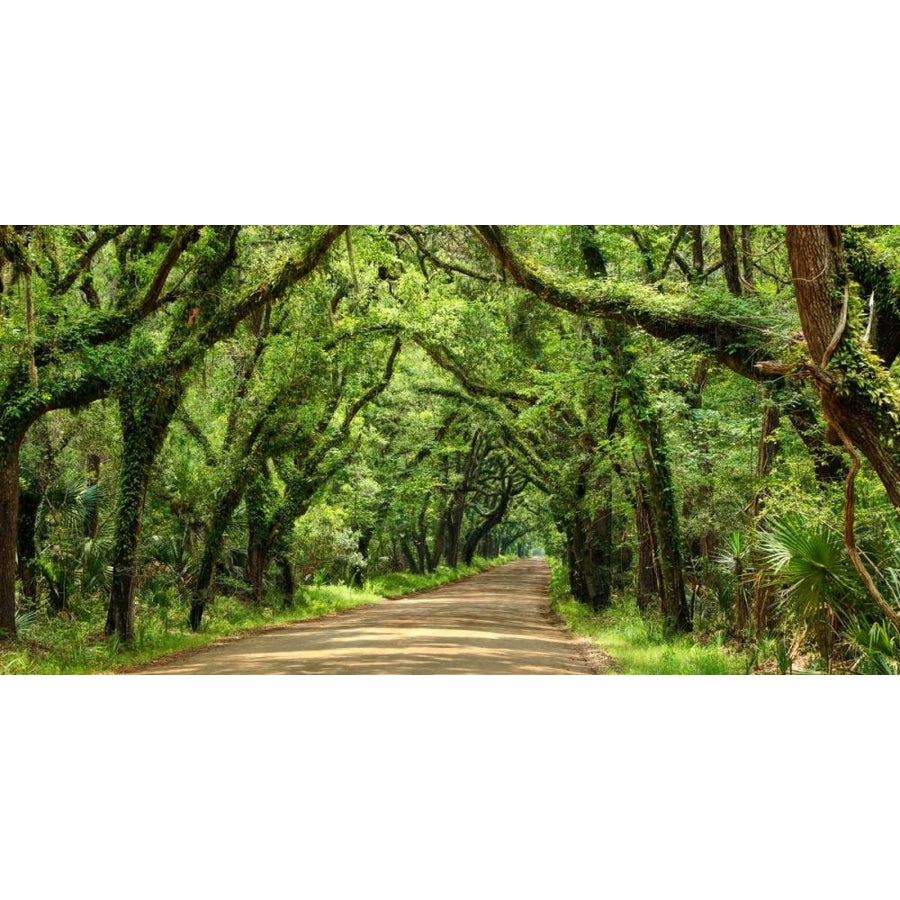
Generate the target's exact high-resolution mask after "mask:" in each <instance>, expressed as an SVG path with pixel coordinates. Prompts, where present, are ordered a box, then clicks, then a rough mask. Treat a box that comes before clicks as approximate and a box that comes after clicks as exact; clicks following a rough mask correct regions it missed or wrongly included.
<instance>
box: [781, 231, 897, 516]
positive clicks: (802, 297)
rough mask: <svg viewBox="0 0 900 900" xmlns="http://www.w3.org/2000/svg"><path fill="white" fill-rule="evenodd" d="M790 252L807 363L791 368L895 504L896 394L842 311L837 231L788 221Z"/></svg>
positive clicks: (844, 294) (843, 291)
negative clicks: (811, 387) (809, 385)
mask: <svg viewBox="0 0 900 900" xmlns="http://www.w3.org/2000/svg"><path fill="white" fill-rule="evenodd" d="M787 248H788V258H789V260H790V264H791V275H792V277H793V281H794V292H795V297H796V302H797V310H798V312H799V313H800V321H801V324H802V326H803V335H804V337H805V338H806V343H807V346H808V348H809V353H810V356H811V357H812V365H807V366H800V367H798V368H797V369H796V370H795V371H794V374H797V375H802V376H806V377H809V378H811V379H812V381H813V383H814V385H815V387H816V389H817V391H818V393H819V399H820V402H821V404H822V411H823V413H824V415H825V419H826V420H827V421H828V422H829V424H831V425H832V426H833V427H834V428H835V429H836V430H838V429H839V430H840V431H843V432H844V433H845V434H846V436H847V440H848V441H849V443H850V444H851V445H853V446H854V447H855V448H857V449H858V450H859V451H861V452H862V453H863V455H864V456H865V457H866V459H868V461H869V462H870V463H871V464H872V467H873V469H874V470H875V472H876V473H877V475H878V477H879V478H880V479H881V482H882V484H883V485H884V487H885V490H886V491H887V493H888V496H889V497H890V499H891V503H893V504H894V506H900V459H898V457H897V450H895V449H893V448H892V446H891V445H893V447H900V430H898V426H897V424H896V423H897V422H900V398H898V391H897V388H896V385H895V384H894V383H893V381H892V379H891V378H890V375H889V374H888V372H887V370H886V369H885V368H884V366H883V365H881V364H880V363H879V362H877V361H876V360H875V358H874V357H873V355H872V354H871V353H868V352H867V348H866V346H865V344H864V342H863V340H862V334H861V329H860V327H859V324H858V323H857V322H855V321H854V317H852V316H849V317H848V314H847V299H848V290H847V289H846V287H845V285H844V272H843V258H842V252H841V235H840V231H839V229H838V228H837V227H836V226H828V225H792V226H789V227H788V229H787Z"/></svg>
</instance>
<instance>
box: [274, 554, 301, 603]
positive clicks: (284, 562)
mask: <svg viewBox="0 0 900 900" xmlns="http://www.w3.org/2000/svg"><path fill="white" fill-rule="evenodd" d="M278 590H279V592H280V594H281V603H282V606H283V607H284V609H293V606H294V592H295V591H296V590H297V583H296V581H295V580H294V567H293V566H292V565H291V561H290V559H289V558H288V555H287V554H286V553H282V554H280V555H279V557H278Z"/></svg>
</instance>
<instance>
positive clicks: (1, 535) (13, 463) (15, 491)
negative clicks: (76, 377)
mask: <svg viewBox="0 0 900 900" xmlns="http://www.w3.org/2000/svg"><path fill="white" fill-rule="evenodd" d="M21 444H22V438H21V437H18V438H13V439H12V443H11V445H10V446H9V447H7V448H6V450H5V452H4V453H3V456H2V458H0V638H14V637H15V636H16V536H17V531H18V526H19V448H20V447H21Z"/></svg>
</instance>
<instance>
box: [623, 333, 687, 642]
mask: <svg viewBox="0 0 900 900" xmlns="http://www.w3.org/2000/svg"><path fill="white" fill-rule="evenodd" d="M608 330H609V333H610V338H611V341H610V342H611V351H612V358H613V363H614V370H615V373H616V376H617V379H618V382H619V385H620V387H621V390H622V394H623V396H624V397H625V399H626V400H627V401H628V407H629V411H630V414H631V420H632V422H633V424H634V427H635V431H636V432H637V435H638V438H639V440H640V444H641V446H642V448H643V457H644V468H645V477H646V498H647V501H648V503H649V506H650V510H651V511H652V526H653V539H654V545H655V549H656V552H657V562H658V566H659V572H660V575H661V580H660V583H659V590H660V603H661V607H662V613H663V616H664V617H665V620H666V627H667V628H669V629H671V630H674V631H690V630H691V629H692V627H693V624H692V622H691V616H690V610H689V609H688V604H687V599H686V597H685V592H684V572H683V564H682V555H681V535H680V531H681V530H680V527H679V521H678V513H677V511H676V508H675V485H674V482H673V479H672V472H671V469H670V467H669V461H668V452H667V448H666V444H665V438H664V435H663V429H662V422H661V421H660V416H659V412H658V411H657V410H656V408H655V407H654V405H653V403H652V401H651V400H650V397H649V394H648V392H647V387H646V385H645V384H644V381H643V378H641V376H640V373H639V371H638V369H637V368H636V358H635V355H634V351H633V350H632V349H631V347H630V346H629V345H628V341H627V332H626V331H625V330H624V329H623V327H622V326H619V325H609V326H608Z"/></svg>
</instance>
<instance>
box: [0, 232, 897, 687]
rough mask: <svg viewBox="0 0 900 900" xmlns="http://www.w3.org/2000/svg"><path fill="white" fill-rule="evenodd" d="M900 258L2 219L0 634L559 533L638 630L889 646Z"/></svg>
mask: <svg viewBox="0 0 900 900" xmlns="http://www.w3.org/2000/svg"><path fill="white" fill-rule="evenodd" d="M898 257H900V232H898V231H897V229H895V228H892V227H874V226H871V227H870V226H866V227H854V228H843V227H842V228H838V227H837V226H828V227H813V226H795V227H792V228H788V229H784V228H781V227H777V226H730V225H724V226H699V225H687V226H684V225H682V226H529V227H516V228H499V227H497V226H472V227H445V226H367V227H358V226H354V227H347V226H331V227H274V226H273V227H264V226H225V227H219V226H180V227H173V226H71V227H69V226H67V227H57V226H52V227H51V226H0V629H2V631H3V632H4V634H5V636H6V637H7V638H8V639H10V640H15V639H17V638H18V639H19V640H23V641H29V640H30V641H32V642H33V641H34V640H35V639H36V636H37V635H39V634H40V635H46V634H47V633H48V631H47V629H48V627H51V626H52V628H56V630H57V632H58V633H59V634H69V633H71V634H75V633H77V634H78V635H79V638H78V639H79V640H82V639H84V637H85V635H87V634H89V633H92V632H101V631H102V632H103V634H105V635H108V636H115V644H114V647H113V651H112V652H114V648H115V647H118V646H120V645H121V646H129V645H133V644H134V642H135V640H136V636H139V634H140V628H141V617H142V616H143V617H145V618H149V617H151V616H152V617H153V618H154V621H156V622H163V623H164V625H163V626H162V627H163V628H164V629H168V628H171V629H176V630H177V629H179V628H182V627H186V626H187V625H188V624H189V625H190V627H191V628H192V629H193V630H195V631H197V630H199V631H203V630H204V629H209V628H210V627H213V626H212V625H211V624H210V620H211V617H212V618H213V620H215V611H216V609H217V608H218V607H220V608H221V609H230V608H232V607H234V606H235V605H237V606H244V607H246V608H249V609H251V610H257V611H258V610H264V609H277V610H284V611H288V612H289V611H290V610H292V609H296V608H297V607H300V606H302V605H303V604H308V603H309V591H310V588H311V586H315V585H323V584H326V585H347V586H352V587H357V588H362V587H363V586H364V585H365V584H366V582H371V580H372V579H373V578H375V577H378V576H382V577H383V576H386V575H389V574H391V573H399V572H402V571H408V572H412V573H415V574H417V575H419V576H429V575H430V574H431V573H434V572H435V571H436V570H438V569H439V568H440V567H451V568H452V567H456V566H459V565H470V564H472V562H473V560H474V559H475V558H476V557H494V556H498V555H501V554H508V553H519V554H527V553H531V552H533V551H535V550H541V551H543V552H546V553H548V554H550V555H553V556H555V557H557V558H558V559H559V560H560V568H559V571H561V572H562V571H564V572H565V579H566V583H567V586H568V590H569V592H570V594H571V596H572V597H573V598H574V601H575V602H576V603H578V604H581V605H582V606H581V607H573V609H580V608H583V609H584V610H585V611H586V612H590V613H601V614H603V613H604V612H605V611H609V610H615V611H617V612H616V615H617V616H618V618H617V619H616V621H619V622H623V621H624V622H627V623H629V625H628V627H629V628H630V629H631V630H632V631H635V629H637V630H638V631H640V633H641V634H642V635H644V638H642V639H645V638H646V635H647V634H653V635H658V636H659V640H660V641H663V640H665V639H666V638H667V637H668V638H672V637H673V636H674V635H675V634H678V635H680V636H679V637H678V639H677V640H678V641H679V642H682V643H683V642H684V641H689V642H693V643H699V644H703V643H708V642H709V641H710V640H714V641H715V642H717V643H718V644H724V643H730V644H732V645H739V646H741V647H742V648H743V649H744V650H745V651H747V652H749V653H751V655H752V657H753V659H755V660H757V661H758V662H759V664H760V665H761V666H763V667H764V666H765V664H766V661H767V660H768V661H769V663H770V668H773V669H777V670H779V671H791V670H792V669H795V668H820V669H822V670H826V671H860V672H875V673H893V672H895V671H896V670H897V666H898V662H897V661H898V654H900V649H898V648H900V631H898V626H900V523H898V520H897V515H896V507H897V505H898V504H900V441H898V439H897V438H898V425H900V389H898V386H897V384H896V379H895V377H894V376H893V374H892V371H891V367H892V365H893V363H894V360H895V358H896V356H897V354H898V352H900V258H898ZM279 614H280V613H279ZM48 618H49V620H50V623H49V625H48ZM54 623H55V625H54ZM52 628H51V630H52ZM641 629H643V630H641ZM67 630H68V631H67ZM635 633H636V632H635ZM685 635H691V637H689V638H687V637H685ZM97 639H98V640H99V641H101V642H102V641H104V640H105V639H104V638H100V637H98V638H97ZM104 646H107V645H106V644H104Z"/></svg>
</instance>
